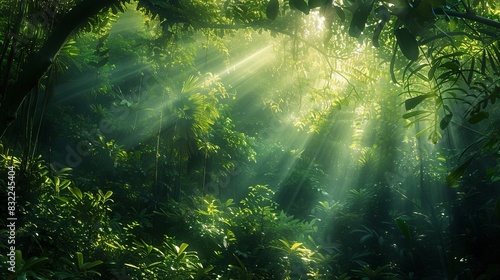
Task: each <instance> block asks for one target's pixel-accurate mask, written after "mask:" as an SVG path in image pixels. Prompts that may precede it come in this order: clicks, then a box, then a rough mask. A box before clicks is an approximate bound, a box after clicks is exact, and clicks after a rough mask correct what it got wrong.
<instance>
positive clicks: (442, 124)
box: [439, 113, 453, 130]
mask: <svg viewBox="0 0 500 280" xmlns="http://www.w3.org/2000/svg"><path fill="white" fill-rule="evenodd" d="M452 118H453V114H451V113H450V114H446V116H444V117H443V119H441V122H440V123H439V127H440V128H441V130H445V128H446V127H448V125H449V124H450V121H451V119H452Z"/></svg>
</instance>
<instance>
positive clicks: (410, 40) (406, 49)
mask: <svg viewBox="0 0 500 280" xmlns="http://www.w3.org/2000/svg"><path fill="white" fill-rule="evenodd" d="M394 34H395V35H396V39H397V41H398V45H399V49H400V50H401V52H403V54H404V56H405V57H406V58H408V59H409V60H411V61H415V60H417V59H418V55H419V51H418V42H417V39H416V38H415V35H413V34H412V33H411V32H410V31H409V30H408V29H406V28H399V29H396V30H394Z"/></svg>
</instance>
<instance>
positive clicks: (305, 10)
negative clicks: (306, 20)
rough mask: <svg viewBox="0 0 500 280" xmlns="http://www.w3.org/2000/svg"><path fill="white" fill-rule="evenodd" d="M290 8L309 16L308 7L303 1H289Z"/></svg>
mask: <svg viewBox="0 0 500 280" xmlns="http://www.w3.org/2000/svg"><path fill="white" fill-rule="evenodd" d="M290 7H291V8H294V9H297V10H299V11H301V12H303V13H304V14H306V15H308V14H309V5H307V3H306V1H304V0H290Z"/></svg>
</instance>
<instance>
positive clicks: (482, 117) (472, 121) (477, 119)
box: [467, 111, 490, 124]
mask: <svg viewBox="0 0 500 280" xmlns="http://www.w3.org/2000/svg"><path fill="white" fill-rule="evenodd" d="M489 117H490V114H489V113H488V112H484V111H481V112H479V113H477V114H475V115H473V116H472V117H470V118H469V119H468V120H467V121H468V122H469V123H470V124H476V123H478V122H480V121H482V120H485V119H487V118H489Z"/></svg>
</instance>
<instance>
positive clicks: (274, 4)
mask: <svg viewBox="0 0 500 280" xmlns="http://www.w3.org/2000/svg"><path fill="white" fill-rule="evenodd" d="M279 10H280V3H279V1H278V0H269V3H267V7H266V17H267V18H268V19H270V20H275V19H276V18H277V17H278V13H279Z"/></svg>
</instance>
